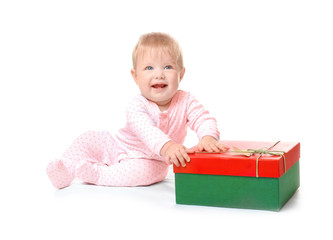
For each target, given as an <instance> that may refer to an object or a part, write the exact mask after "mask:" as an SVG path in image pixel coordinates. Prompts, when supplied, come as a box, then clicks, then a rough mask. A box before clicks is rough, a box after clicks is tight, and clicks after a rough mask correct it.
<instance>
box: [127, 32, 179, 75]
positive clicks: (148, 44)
mask: <svg viewBox="0 0 333 240" xmlns="http://www.w3.org/2000/svg"><path fill="white" fill-rule="evenodd" d="M147 49H150V50H151V49H158V50H162V51H166V52H167V53H169V54H170V55H171V56H172V57H175V59H176V63H177V65H178V67H179V68H180V69H183V68H184V63H183V53H182V50H181V48H180V46H179V44H178V42H177V41H176V40H175V39H174V38H172V37H171V36H170V35H168V34H166V33H159V32H152V33H147V34H144V35H142V36H141V37H140V39H139V41H138V43H137V44H136V46H135V48H134V50H133V53H132V61H133V68H136V63H137V58H138V56H139V55H140V54H143V52H144V51H145V50H147Z"/></svg>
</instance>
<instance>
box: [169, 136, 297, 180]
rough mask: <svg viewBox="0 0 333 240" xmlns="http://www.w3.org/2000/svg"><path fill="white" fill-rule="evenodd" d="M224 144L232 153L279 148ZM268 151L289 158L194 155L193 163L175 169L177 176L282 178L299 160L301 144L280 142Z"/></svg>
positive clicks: (271, 143) (218, 154)
mask: <svg viewBox="0 0 333 240" xmlns="http://www.w3.org/2000/svg"><path fill="white" fill-rule="evenodd" d="M222 143H223V144H224V145H226V146H228V147H229V148H230V151H233V150H234V147H236V148H238V149H241V150H247V149H265V150H267V149H268V148H269V147H271V146H273V145H274V144H275V142H254V141H222ZM268 151H283V152H285V153H284V157H285V158H284V157H283V156H282V155H279V156H276V155H270V154H263V155H262V156H261V157H260V158H259V159H258V156H259V154H254V155H252V156H249V157H248V156H244V155H234V154H236V153H233V152H226V153H193V154H189V156H190V158H191V161H190V162H189V163H186V167H177V166H176V165H174V166H173V171H174V173H195V174H210V175H230V176H247V177H256V176H259V177H271V178H279V177H281V176H282V175H283V174H284V173H285V171H288V169H289V168H290V167H291V166H293V165H294V163H295V162H297V161H298V160H299V158H300V143H295V142H279V143H277V144H276V145H275V146H274V147H272V148H270V149H269V150H268ZM281 154H282V153H281ZM257 159H258V160H257ZM257 161H258V167H257ZM257 173H258V175H257Z"/></svg>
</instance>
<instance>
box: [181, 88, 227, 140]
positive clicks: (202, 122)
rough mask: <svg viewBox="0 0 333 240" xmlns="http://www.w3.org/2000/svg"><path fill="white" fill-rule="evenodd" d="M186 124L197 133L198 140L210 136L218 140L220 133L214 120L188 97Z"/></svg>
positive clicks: (193, 99) (196, 102) (196, 101)
mask: <svg viewBox="0 0 333 240" xmlns="http://www.w3.org/2000/svg"><path fill="white" fill-rule="evenodd" d="M187 123H188V126H189V127H190V129H192V130H193V131H195V132H196V133H197V136H198V138H199V140H201V139H202V138H203V137H204V136H207V135H209V136H212V137H214V138H216V139H217V140H219V138H220V133H219V131H218V128H217V122H216V120H215V118H213V117H212V116H210V114H209V112H208V111H207V110H206V109H204V107H203V106H202V105H201V104H200V103H199V102H198V100H197V99H195V98H194V97H193V96H192V95H191V94H190V95H189V99H188V105H187Z"/></svg>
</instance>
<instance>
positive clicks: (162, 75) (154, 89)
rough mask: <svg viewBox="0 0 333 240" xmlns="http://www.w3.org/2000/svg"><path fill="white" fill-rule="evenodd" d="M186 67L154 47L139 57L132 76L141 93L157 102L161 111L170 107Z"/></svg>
mask: <svg viewBox="0 0 333 240" xmlns="http://www.w3.org/2000/svg"><path fill="white" fill-rule="evenodd" d="M184 72H185V69H179V68H178V66H177V64H176V59H175V58H174V57H172V56H170V54H168V53H167V52H164V51H159V50H155V49H153V50H152V51H146V52H144V54H142V55H141V56H139V57H138V59H137V64H136V68H135V69H132V71H131V73H132V76H133V78H134V80H135V82H136V83H137V85H138V86H139V88H140V91H141V94H142V95H143V96H144V97H145V98H147V99H148V100H150V101H153V102H155V103H156V104H157V105H158V106H159V108H160V110H161V111H164V110H166V109H168V107H169V105H170V102H171V99H172V97H173V96H174V95H175V94H176V92H177V90H178V86H179V82H180V81H181V80H182V78H183V76H184Z"/></svg>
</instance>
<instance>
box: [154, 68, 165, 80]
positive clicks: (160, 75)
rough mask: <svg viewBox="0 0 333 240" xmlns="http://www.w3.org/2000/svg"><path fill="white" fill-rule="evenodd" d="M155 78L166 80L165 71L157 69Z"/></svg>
mask: <svg viewBox="0 0 333 240" xmlns="http://www.w3.org/2000/svg"><path fill="white" fill-rule="evenodd" d="M155 78H157V79H164V78H165V74H164V71H163V70H162V69H157V70H156V72H155Z"/></svg>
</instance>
